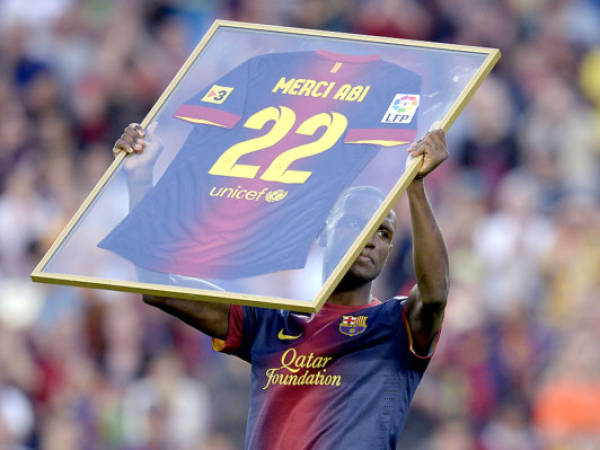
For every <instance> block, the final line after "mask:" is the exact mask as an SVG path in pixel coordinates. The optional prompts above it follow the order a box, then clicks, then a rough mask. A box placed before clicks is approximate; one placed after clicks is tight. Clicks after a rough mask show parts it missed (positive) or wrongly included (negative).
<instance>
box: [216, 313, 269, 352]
mask: <svg viewBox="0 0 600 450" xmlns="http://www.w3.org/2000/svg"><path fill="white" fill-rule="evenodd" d="M259 318H260V316H259V315H258V314H257V311H256V308H251V307H248V306H240V305H231V306H230V307H229V327H228V330H227V338H226V339H225V340H223V339H218V338H212V347H213V349H214V350H215V351H217V352H222V353H228V354H231V355H235V356H238V357H239V358H241V359H243V360H244V361H247V362H250V352H251V350H252V345H253V343H254V338H255V337H256V332H257V329H258V326H259Z"/></svg>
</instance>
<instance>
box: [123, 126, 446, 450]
mask: <svg viewBox="0 0 600 450" xmlns="http://www.w3.org/2000/svg"><path fill="white" fill-rule="evenodd" d="M154 126H155V125H151V126H150V127H148V129H147V130H146V131H144V130H143V129H142V128H141V127H140V126H139V125H137V124H131V125H129V126H128V127H127V128H126V129H125V132H124V133H123V135H122V136H121V138H120V139H119V140H118V141H117V142H116V144H115V151H121V150H122V151H126V152H127V153H131V154H133V155H131V156H130V157H129V158H127V160H126V161H125V170H126V171H127V173H128V182H129V189H130V203H131V206H132V207H133V206H134V205H135V204H136V203H137V202H138V201H139V200H140V199H141V198H142V197H143V195H144V194H145V193H146V192H147V191H148V190H149V189H150V188H151V187H152V183H151V167H152V165H153V164H154V160H155V158H156V154H157V153H158V150H159V147H160V144H159V143H158V142H157V140H156V139H155V138H154V137H153V130H154ZM408 152H409V154H410V155H411V156H412V157H417V156H419V155H423V165H422V167H421V169H420V171H419V173H418V175H417V177H416V178H415V180H414V181H413V182H412V183H411V184H410V185H409V187H408V189H407V194H408V199H409V205H410V214H411V223H412V233H413V260H414V268H415V273H416V279H417V283H416V284H415V286H414V287H413V288H412V289H411V291H410V293H409V295H408V297H405V298H394V299H391V300H388V301H385V302H383V303H382V302H380V301H379V300H377V299H375V298H373V297H372V295H371V284H372V282H373V280H374V279H375V278H376V277H377V276H378V275H379V273H380V272H381V270H382V269H383V266H384V264H385V262H386V259H387V257H388V255H389V252H390V248H391V245H392V238H393V234H394V231H395V227H396V217H395V214H394V212H393V211H392V212H391V213H390V214H389V215H388V216H387V217H386V218H385V219H384V221H383V222H382V224H381V225H380V226H379V228H378V230H377V231H376V233H375V234H374V235H373V236H372V237H371V239H370V240H369V242H368V243H367V245H366V246H365V248H364V249H363V251H362V252H361V254H360V255H359V256H358V258H357V259H356V260H355V261H354V263H353V264H352V266H351V267H350V269H349V270H348V272H347V273H346V275H345V276H344V278H343V279H342V281H341V282H340V284H339V285H338V287H337V288H336V290H335V291H334V292H333V293H332V295H331V296H330V297H329V299H328V301H327V303H326V304H325V305H324V306H323V308H322V309H321V310H320V311H319V312H318V313H317V314H312V315H310V314H304V313H294V312H290V311H283V310H271V309H261V308H253V307H246V306H243V307H242V306H238V305H226V304H216V303H207V302H195V301H189V300H180V299H172V298H163V297H155V296H147V295H146V296H144V301H145V302H146V303H147V304H150V305H153V306H156V307H158V308H160V309H161V310H163V311H165V312H167V313H169V314H172V315H174V316H176V317H178V318H179V319H181V320H183V321H184V322H186V323H187V324H189V325H191V326H193V327H195V328H196V329H198V330H200V331H202V332H204V333H205V334H207V335H209V336H211V337H212V338H213V347H214V348H215V350H217V351H222V352H226V353H231V354H234V355H236V356H238V357H240V358H242V359H244V360H245V361H248V362H249V363H250V364H251V365H252V392H251V399H250V410H249V415H248V424H247V431H246V444H245V445H246V448H249V449H265V450H269V449H305V448H306V449H313V448H316V449H336V448H344V449H365V448H377V449H379V448H389V449H394V448H396V444H397V442H398V441H399V435H400V433H401V431H402V428H403V426H404V423H405V420H406V416H407V413H408V408H409V404H410V401H411V399H412V397H413V395H414V392H415V390H416V388H417V385H418V383H419V381H420V380H421V378H422V376H423V373H424V371H425V369H426V367H427V364H428V362H429V359H430V357H431V356H432V353H433V350H434V347H435V343H436V341H437V339H438V337H439V332H440V328H441V323H442V318H443V314H444V308H445V305H446V298H447V293H448V278H449V276H448V256H447V252H446V247H445V244H444V241H443V237H442V235H441V232H440V230H439V228H438V226H437V223H436V221H435V217H434V215H433V212H432V209H431V206H430V204H429V201H428V199H427V196H426V192H425V186H424V179H425V177H426V176H427V175H428V174H429V173H430V172H431V171H433V170H434V169H435V168H436V167H438V166H439V165H440V164H441V163H442V162H443V161H444V160H445V159H446V158H447V157H448V152H447V148H446V141H445V135H444V132H443V131H442V130H435V131H431V132H429V133H427V134H426V135H425V136H424V138H423V139H421V140H419V141H417V142H415V143H413V144H412V145H411V146H410V147H409V149H408ZM381 200H382V198H381V196H380V195H378V194H377V193H376V192H374V191H373V190H372V189H371V188H351V189H349V190H346V191H344V192H343V193H342V195H341V196H340V197H339V198H338V200H337V201H336V203H335V206H334V207H333V209H332V212H331V213H330V215H329V217H328V219H327V224H326V227H325V230H324V231H323V233H322V236H321V238H322V241H323V242H322V243H323V244H324V245H325V249H326V250H325V263H324V272H325V273H327V270H329V269H328V268H327V260H328V255H329V254H330V252H334V251H335V248H336V246H335V241H336V234H337V233H343V232H344V229H345V227H348V226H356V225H355V223H356V221H357V220H358V221H366V220H368V219H369V218H370V217H371V215H372V213H373V212H374V211H375V209H376V207H377V206H379V204H380V202H381ZM332 258H333V259H335V260H337V259H336V257H335V256H333V257H332Z"/></svg>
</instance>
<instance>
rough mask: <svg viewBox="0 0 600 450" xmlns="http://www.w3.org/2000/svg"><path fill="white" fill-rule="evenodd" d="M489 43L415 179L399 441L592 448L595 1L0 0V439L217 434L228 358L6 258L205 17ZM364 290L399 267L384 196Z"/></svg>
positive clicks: (599, 290) (596, 320) (47, 442)
mask: <svg viewBox="0 0 600 450" xmlns="http://www.w3.org/2000/svg"><path fill="white" fill-rule="evenodd" d="M217 17H218V18H229V19H235V20H242V21H248V22H258V23H269V24H279V25H289V26H300V27H307V28H317V29H327V30H336V31H344V32H354V33H363V34H374V35H383V36H391V37H400V38H410V39H424V40H432V41H438V42H449V43H456V44H466V45H479V46H490V47H496V48H500V50H501V51H502V54H503V56H502V59H501V60H500V62H499V63H498V65H497V66H496V68H495V69H494V70H493V72H492V74H491V75H490V76H489V77H488V79H487V80H486V81H485V82H484V83H483V85H482V86H481V88H480V89H479V91H478V92H477V94H476V95H475V96H474V97H473V99H472V101H471V102H470V104H469V105H468V107H467V108H466V109H465V111H464V112H463V114H462V115H461V116H460V118H459V119H458V120H457V122H456V123H455V124H454V125H453V127H452V129H451V130H450V132H449V134H448V141H449V149H450V153H451V158H450V161H449V162H448V163H447V164H445V166H443V167H442V168H441V169H440V170H439V171H437V172H436V173H434V174H433V175H432V177H431V179H429V180H428V191H429V194H430V197H431V200H432V202H433V204H434V208H435V211H436V214H437V216H438V219H439V222H440V225H441V227H442V229H443V232H444V234H445V237H446V240H447V244H448V248H449V253H450V258H451V272H452V273H451V276H452V281H451V292H450V297H449V303H448V308H447V314H446V318H445V323H444V328H443V331H442V338H441V341H440V344H439V347H438V349H437V353H436V356H435V358H434V360H433V361H432V363H431V365H430V367H429V369H428V371H427V372H426V375H425V377H424V380H423V382H422V384H421V386H420V387H419V389H418V391H417V395H416V396H415V399H414V402H413V405H412V412H411V415H410V416H409V420H408V423H407V427H406V430H405V432H404V435H403V438H402V444H401V446H400V448H406V449H424V450H426V449H431V450H436V449H444V450H453V449H456V450H469V449H474V450H475V449H477V450H494V449H515V450H520V449H523V450H525V449H551V450H558V449H560V450H563V449H597V448H600V347H599V343H600V326H599V324H600V206H599V201H600V195H599V194H600V186H599V180H600V164H599V163H600V3H599V2H598V1H596V0H495V1H494V0H424V1H418V0H346V1H344V0H290V1H276V0H227V1H225V0H224V1H217V0H197V1H195V0H147V1H142V0H132V1H127V0H120V1H118V0H114V1H109V0H28V1H22V0H0V117H1V120H0V449H10V450H29V449H50V450H54V449H59V450H69V449H89V450H96V449H125V450H137V449H140V450H141V449H181V450H187V449H214V450H229V449H238V448H241V447H242V445H243V436H244V430H245V421H246V414H247V399H248V389H249V367H248V366H247V365H246V364H245V363H243V362H240V361H237V360H236V359H235V358H231V357H225V356H222V355H219V354H216V353H214V352H213V351H212V350H211V348H210V342H209V339H208V338H206V337H205V336H202V335H201V334H200V333H198V332H196V331H194V330H193V329H191V328H189V327H188V326H186V325H184V324H182V323H180V322H178V321H177V320H174V319H171V318H169V317H168V316H167V315H166V314H164V313H161V312H158V311H154V310H153V309H152V308H150V307H148V306H146V305H144V304H143V303H142V302H141V300H140V297H139V296H138V295H133V294H124V293H115V292H109V291H98V290H84V289H78V288H70V287H64V286H52V285H40V284H33V283H31V282H30V280H29V273H30V272H31V270H32V269H33V267H34V266H35V265H36V264H37V262H38V261H39V260H40V259H41V257H42V256H43V253H44V252H45V251H46V250H47V248H48V247H49V245H50V244H51V243H52V242H53V240H54V239H55V238H56V236H57V233H58V232H60V230H61V229H62V228H63V227H64V225H65V224H66V222H67V221H68V220H69V218H70V217H71V216H72V214H73V213H74V211H75V210H76V208H77V207H78V206H79V205H80V203H81V202H82V200H83V198H84V197H85V196H86V195H87V194H88V193H89V191H90V190H91V188H92V187H93V185H94V184H95V183H96V182H97V180H98V179H99V178H100V176H101V175H102V173H104V171H105V170H106V168H107V167H108V165H109V164H110V162H111V160H112V153H111V147H112V144H113V142H114V141H115V140H116V138H117V137H118V136H119V135H120V133H121V130H122V129H123V128H124V126H125V125H126V124H127V123H129V122H133V121H141V119H142V118H143V117H144V115H145V114H146V113H147V111H148V110H149V109H150V107H151V106H152V104H153V103H154V102H155V101H156V99H157V98H158V96H159V95H160V93H161V92H162V90H163V89H164V88H165V86H166V84H167V83H168V82H169V81H170V79H171V77H172V76H173V75H174V74H175V72H176V71H177V69H178V68H179V66H180V65H181V64H182V63H183V61H184V60H185V58H186V57H187V55H188V54H189V52H190V51H191V49H192V48H193V47H194V45H195V44H196V42H197V41H198V40H199V38H200V37H201V36H202V34H203V33H204V31H205V30H206V29H207V27H208V26H209V25H210V24H211V23H212V21H213V20H214V19H215V18H217ZM397 210H398V213H399V217H401V220H400V224H399V232H398V245H396V246H395V247H394V248H395V250H394V254H393V255H392V260H391V261H390V263H388V268H387V270H386V272H385V273H384V274H383V275H382V277H380V278H381V280H380V281H379V282H378V284H377V286H376V288H377V294H378V295H379V296H381V297H386V296H390V295H395V294H406V293H407V289H408V288H409V287H410V286H411V284H412V283H413V282H414V280H413V273H412V267H411V253H410V224H409V222H408V215H407V205H406V203H405V201H404V200H402V201H401V202H400V203H399V204H398V205H397Z"/></svg>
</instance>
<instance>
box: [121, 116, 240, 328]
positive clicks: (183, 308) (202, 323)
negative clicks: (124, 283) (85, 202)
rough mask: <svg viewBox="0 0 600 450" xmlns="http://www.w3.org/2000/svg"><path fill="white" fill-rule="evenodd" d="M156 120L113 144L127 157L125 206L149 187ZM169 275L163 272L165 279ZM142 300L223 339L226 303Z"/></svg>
mask: <svg viewBox="0 0 600 450" xmlns="http://www.w3.org/2000/svg"><path fill="white" fill-rule="evenodd" d="M156 126H157V122H153V123H151V124H150V126H148V128H147V129H146V130H145V131H144V129H143V128H142V127H141V126H140V125H139V124H137V123H132V124H129V125H128V126H127V128H125V130H124V131H123V134H122V135H121V137H120V138H119V139H118V140H117V142H116V143H115V146H114V149H113V152H115V154H116V153H118V152H120V151H125V152H126V153H128V156H127V159H126V160H125V162H124V163H123V169H124V171H125V174H126V177H127V189H128V191H129V209H133V208H134V207H135V205H137V204H138V202H139V201H140V200H141V199H142V198H143V197H144V195H146V193H147V192H148V191H149V190H150V189H151V188H152V169H153V167H154V163H155V162H156V160H157V158H158V154H159V153H160V151H161V149H162V143H161V142H160V140H159V139H158V138H157V137H156V136H155V134H154V132H155V129H156ZM136 270H137V272H138V276H139V278H140V279H141V280H143V279H144V276H143V274H144V269H140V268H136ZM168 277H169V275H168V274H165V278H168ZM143 299H144V302H145V303H147V304H149V305H152V306H156V307H157V308H160V309H161V310H163V311H165V312H167V313H169V314H171V315H173V316H175V317H177V318H179V319H181V320H183V321H184V322H185V323H187V324H188V325H191V326H192V327H194V328H196V329H198V330H200V331H202V332H203V333H206V334H208V335H209V336H212V337H216V338H219V339H225V338H226V337H227V332H228V329H229V305H228V304H221V303H207V302H200V301H194V300H181V299H175V298H167V297H159V296H154V295H144V296H143Z"/></svg>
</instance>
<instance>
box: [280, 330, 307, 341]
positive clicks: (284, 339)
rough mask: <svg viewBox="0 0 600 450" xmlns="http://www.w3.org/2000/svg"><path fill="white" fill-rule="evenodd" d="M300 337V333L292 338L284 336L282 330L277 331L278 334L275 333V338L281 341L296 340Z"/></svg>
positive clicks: (288, 335)
mask: <svg viewBox="0 0 600 450" xmlns="http://www.w3.org/2000/svg"><path fill="white" fill-rule="evenodd" d="M300 336H302V333H300V334H299V335H297V336H292V335H290V334H285V333H284V332H283V328H282V329H281V330H279V333H277V338H278V339H280V340H282V341H291V340H293V339H298V338H299V337H300Z"/></svg>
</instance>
